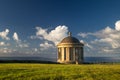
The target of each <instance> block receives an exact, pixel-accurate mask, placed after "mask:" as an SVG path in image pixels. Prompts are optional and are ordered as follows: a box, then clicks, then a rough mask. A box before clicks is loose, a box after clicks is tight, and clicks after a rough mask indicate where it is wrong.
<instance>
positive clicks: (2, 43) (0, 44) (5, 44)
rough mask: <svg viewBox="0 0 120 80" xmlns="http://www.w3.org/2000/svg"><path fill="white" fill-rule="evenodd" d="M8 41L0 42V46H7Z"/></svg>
mask: <svg viewBox="0 0 120 80" xmlns="http://www.w3.org/2000/svg"><path fill="white" fill-rule="evenodd" d="M9 45H10V44H9V43H5V42H0V46H9Z"/></svg>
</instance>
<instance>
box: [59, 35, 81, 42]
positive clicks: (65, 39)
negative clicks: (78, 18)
mask: <svg viewBox="0 0 120 80" xmlns="http://www.w3.org/2000/svg"><path fill="white" fill-rule="evenodd" d="M61 43H80V42H79V40H78V39H76V38H75V37H72V36H68V37H65V38H64V39H63V40H62V41H61Z"/></svg>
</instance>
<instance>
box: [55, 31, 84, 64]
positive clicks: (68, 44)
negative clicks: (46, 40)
mask: <svg viewBox="0 0 120 80" xmlns="http://www.w3.org/2000/svg"><path fill="white" fill-rule="evenodd" d="M83 46H84V44H82V43H80V41H79V40H78V39H76V38H75V37H72V35H71V33H70V32H69V35H68V37H65V38H64V39H63V40H62V41H61V42H60V43H59V44H58V45H57V47H58V57H57V62H58V63H68V64H81V63H83Z"/></svg>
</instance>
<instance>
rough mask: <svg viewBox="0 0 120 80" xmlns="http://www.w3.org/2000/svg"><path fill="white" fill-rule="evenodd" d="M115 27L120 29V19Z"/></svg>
mask: <svg viewBox="0 0 120 80" xmlns="http://www.w3.org/2000/svg"><path fill="white" fill-rule="evenodd" d="M115 29H116V30H118V31H120V20H119V21H117V22H116V23H115Z"/></svg>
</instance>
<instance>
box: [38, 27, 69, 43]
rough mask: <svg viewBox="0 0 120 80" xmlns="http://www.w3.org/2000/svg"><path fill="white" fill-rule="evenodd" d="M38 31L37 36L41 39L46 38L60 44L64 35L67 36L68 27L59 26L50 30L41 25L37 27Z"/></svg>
mask: <svg viewBox="0 0 120 80" xmlns="http://www.w3.org/2000/svg"><path fill="white" fill-rule="evenodd" d="M36 29H37V32H36V36H37V37H38V38H40V39H45V40H48V41H52V42H53V43H54V44H58V42H60V41H61V40H62V39H63V38H64V37H66V36H67V33H68V27H66V26H57V27H56V28H55V29H54V30H51V31H50V32H48V30H47V29H43V28H41V27H36Z"/></svg>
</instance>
